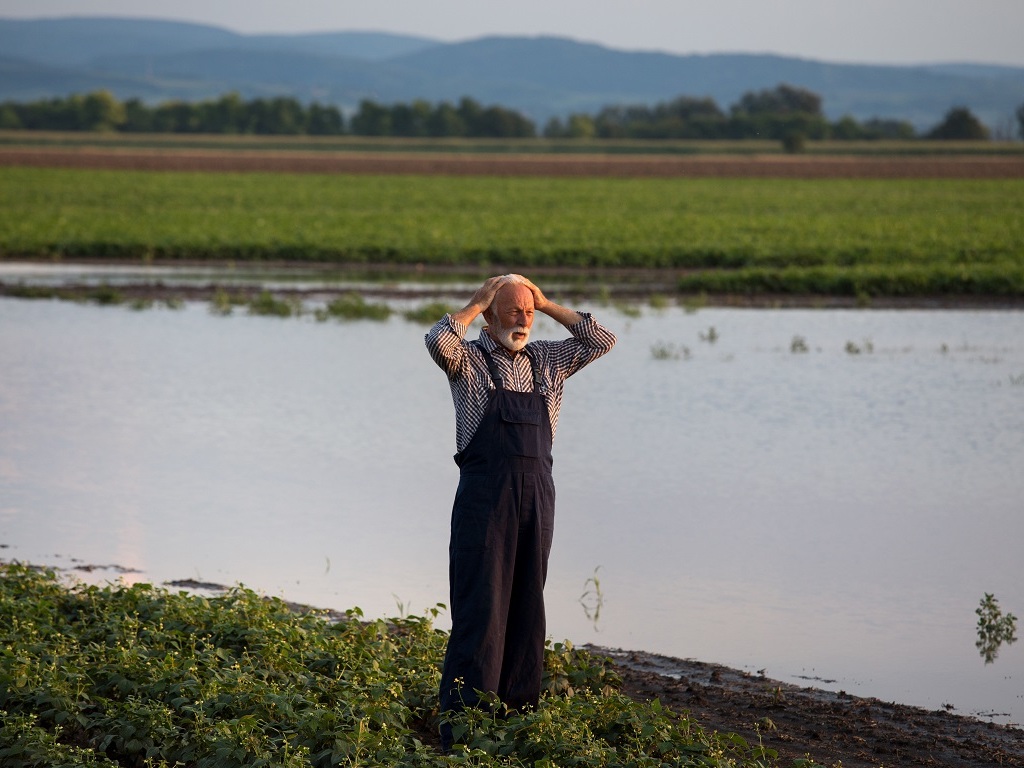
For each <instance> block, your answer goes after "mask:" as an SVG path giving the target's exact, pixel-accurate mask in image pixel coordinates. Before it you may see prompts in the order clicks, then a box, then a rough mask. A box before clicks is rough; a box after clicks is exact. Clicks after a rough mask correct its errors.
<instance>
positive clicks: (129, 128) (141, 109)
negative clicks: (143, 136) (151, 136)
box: [121, 98, 154, 133]
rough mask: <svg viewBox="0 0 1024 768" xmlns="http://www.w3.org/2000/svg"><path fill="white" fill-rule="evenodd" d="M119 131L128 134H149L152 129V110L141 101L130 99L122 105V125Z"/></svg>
mask: <svg viewBox="0 0 1024 768" xmlns="http://www.w3.org/2000/svg"><path fill="white" fill-rule="evenodd" d="M121 130H122V131H126V132H128V133H149V132H151V131H153V130H154V128H153V110H152V109H150V108H149V107H147V106H146V105H145V104H144V103H143V102H142V100H141V99H137V98H131V99H128V101H126V102H125V103H124V123H122V125H121Z"/></svg>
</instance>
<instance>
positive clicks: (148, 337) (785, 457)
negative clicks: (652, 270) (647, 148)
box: [0, 299, 1024, 724]
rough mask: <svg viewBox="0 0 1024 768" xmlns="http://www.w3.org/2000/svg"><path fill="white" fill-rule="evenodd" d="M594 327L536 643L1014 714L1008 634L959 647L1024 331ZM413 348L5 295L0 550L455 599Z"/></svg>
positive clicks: (1007, 551) (1015, 469) (369, 325)
mask: <svg viewBox="0 0 1024 768" xmlns="http://www.w3.org/2000/svg"><path fill="white" fill-rule="evenodd" d="M584 308H587V309H591V310H593V311H594V312H595V314H596V315H597V316H598V318H599V319H601V320H602V321H604V322H605V324H606V325H608V326H609V327H611V328H612V329H613V330H614V331H615V332H616V333H617V334H618V336H619V343H618V346H617V347H616V349H615V350H614V351H613V352H612V353H611V354H610V355H609V356H607V357H606V358H603V359H602V360H599V361H598V362H597V363H595V364H594V365H593V366H591V367H590V368H588V369H585V370H584V371H582V372H581V373H580V374H578V375H577V376H576V377H574V378H573V379H571V380H570V381H569V383H568V385H567V388H566V400H565V405H564V408H563V412H562V418H561V421H560V424H559V432H558V435H557V439H556V441H555V475H556V478H555V479H556V483H557V486H558V494H559V498H558V512H557V516H556V530H555V543H554V549H553V553H552V560H551V568H550V576H549V581H548V589H547V593H546V594H547V602H548V613H549V634H550V635H551V637H552V638H553V639H554V640H562V639H566V638H567V639H571V640H572V641H574V642H576V643H578V644H582V643H588V642H590V643H596V644H599V645H604V646H610V647H621V648H627V649H636V650H644V651H650V652H655V653H663V654H668V655H673V656H680V657H688V658H696V659H700V660H703V661H708V662H716V663H722V664H727V665H730V666H734V667H738V668H741V669H746V670H748V671H750V672H757V671H760V670H764V674H766V675H767V676H768V677H772V678H776V679H781V680H785V681H790V682H796V683H802V684H805V685H814V686H817V687H822V688H827V689H831V690H845V691H847V692H848V693H851V694H855V695H862V696H875V697H879V698H881V699H883V700H887V701H898V702H901V703H908V704H916V705H921V706H925V707H929V708H933V709H934V708H939V707H942V706H946V705H949V706H952V707H953V708H955V711H957V712H959V713H962V714H971V715H979V716H982V717H986V718H991V719H993V720H995V721H996V722H1010V723H1018V724H1019V723H1021V722H1022V721H1024V643H1019V644H1015V645H1007V646H1004V647H1003V648H1001V649H1000V651H999V655H998V658H996V660H995V661H994V662H993V663H991V664H986V663H985V662H984V660H983V659H982V658H981V656H980V654H979V651H978V649H977V648H976V647H975V641H976V639H977V634H976V626H975V625H976V621H977V617H976V615H975V609H976V608H977V607H978V605H979V603H980V601H981V599H982V598H983V597H984V595H985V593H993V594H994V595H995V596H996V598H997V600H998V601H999V604H1000V606H1001V607H1002V608H1003V609H1004V610H1005V611H1007V612H1012V613H1014V614H1016V615H1018V616H1020V615H1024V557H1022V556H1021V542H1022V541H1024V515H1022V511H1024V506H1022V499H1024V313H1022V312H1014V311H909V310H908V311H882V310H868V311H832V310H772V311H768V310H744V309H710V308H709V309H701V310H700V311H697V312H694V313H687V312H685V311H683V310H682V309H680V308H670V309H665V310H653V309H649V308H645V309H644V310H643V312H642V314H641V316H639V317H636V316H631V314H629V313H623V312H621V311H618V310H616V309H614V308H611V307H584ZM545 320H546V322H543V321H545ZM425 331H426V328H425V327H424V326H421V325H416V324H414V323H411V322H409V321H406V320H404V319H402V318H400V317H397V316H396V317H393V318H392V319H391V320H389V321H387V322H372V321H357V322H348V323H344V322H327V323H321V322H316V321H315V320H314V319H313V318H312V317H311V316H304V317H300V318H291V319H277V318H264V317H254V316H248V315H246V314H244V311H242V310H236V312H235V314H234V315H232V316H229V317H220V316H215V315H212V314H211V313H210V312H209V311H208V310H207V308H206V306H205V305H203V304H187V305H186V306H185V307H184V308H183V309H179V310H170V309H152V310H147V311H132V310H130V309H127V308H124V307H97V306H92V305H84V304H74V303H68V302H55V301H28V300H18V299H0V545H4V546H5V547H6V548H5V549H3V550H0V556H2V557H5V558H8V559H19V560H25V561H31V562H36V563H45V564H51V565H57V566H62V567H72V566H74V565H83V564H87V565H94V566H115V565H116V566H121V567H123V568H129V569H135V570H134V571H132V572H127V573H123V574H121V573H119V572H118V571H117V570H115V569H113V568H101V569H99V570H94V571H93V572H92V573H91V574H84V575H85V576H86V578H89V579H91V580H93V581H95V580H98V579H99V580H103V579H109V580H116V579H118V578H123V579H124V580H125V581H128V582H135V581H149V582H154V583H162V582H164V581H167V580H172V579H187V578H191V579H197V580H201V581H212V582H220V583H226V584H235V583H244V584H245V585H246V586H248V587H251V588H253V589H256V590H258V591H261V592H265V593H267V594H270V595H279V596H283V597H286V598H288V599H292V600H297V601H301V602H306V603H309V604H313V605H317V606H321V607H332V608H339V609H346V608H351V607H355V606H358V607H360V608H361V609H362V610H363V611H364V612H365V613H366V615H368V616H392V615H397V614H401V613H416V614H422V613H423V612H424V611H426V610H428V609H429V608H431V607H433V606H434V605H435V604H437V603H443V602H446V601H447V574H446V564H447V534H448V522H449V514H450V508H451V501H452V496H453V493H454V490H455V485H456V482H457V471H456V467H455V464H454V462H453V461H452V458H451V456H452V454H453V453H454V450H455V445H454V443H455V435H454V422H453V418H452V405H451V400H450V395H449V392H448V387H447V383H446V381H445V379H444V376H443V374H442V373H441V372H440V370H439V369H437V368H436V367H435V366H434V364H433V363H432V362H431V360H430V359H429V357H428V356H427V354H426V351H425V349H424V347H423V334H424V333H425ZM472 333H473V335H475V334H476V333H477V326H474V328H473V330H472ZM561 334H562V331H561V329H559V328H557V327H556V326H555V325H554V324H553V323H552V322H551V321H550V320H547V319H546V318H542V319H541V320H538V329H537V332H536V335H537V336H540V337H546V338H553V337H558V336H560V335H561ZM801 350H806V351H801ZM446 621H447V617H446V615H445V614H444V613H442V614H441V616H440V617H439V618H438V624H439V625H440V626H445V625H446Z"/></svg>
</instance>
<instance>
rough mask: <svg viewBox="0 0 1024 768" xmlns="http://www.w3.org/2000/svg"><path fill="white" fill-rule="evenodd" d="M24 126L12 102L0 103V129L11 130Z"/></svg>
mask: <svg viewBox="0 0 1024 768" xmlns="http://www.w3.org/2000/svg"><path fill="white" fill-rule="evenodd" d="M24 127H25V126H24V125H22V123H21V118H20V117H19V116H18V109H17V107H16V106H15V105H14V104H9V103H6V104H0V130H4V131H13V130H17V129H19V128H24Z"/></svg>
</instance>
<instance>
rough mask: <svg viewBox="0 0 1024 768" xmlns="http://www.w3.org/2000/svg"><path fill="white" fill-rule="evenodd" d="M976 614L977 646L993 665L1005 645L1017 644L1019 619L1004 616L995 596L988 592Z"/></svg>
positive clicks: (1010, 614) (982, 655)
mask: <svg viewBox="0 0 1024 768" xmlns="http://www.w3.org/2000/svg"><path fill="white" fill-rule="evenodd" d="M974 612H975V613H976V614H978V640H977V642H976V643H975V646H977V648H978V653H980V654H981V658H983V659H984V660H985V663H986V664H991V663H992V662H993V661H995V660H996V657H998V656H999V649H1000V648H1001V647H1002V646H1003V645H1012V644H1013V643H1015V642H1017V617H1016V616H1014V615H1013V614H1012V613H1006V614H1004V613H1003V610H1002V608H1000V607H999V601H998V600H996V598H995V595H992V594H989V593H988V592H986V593H985V597H984V598H982V600H981V605H979V606H978V607H977V608H975V609H974Z"/></svg>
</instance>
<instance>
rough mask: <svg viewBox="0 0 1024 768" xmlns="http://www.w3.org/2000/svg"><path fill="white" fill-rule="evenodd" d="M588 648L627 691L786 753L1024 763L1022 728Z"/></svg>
mask: <svg viewBox="0 0 1024 768" xmlns="http://www.w3.org/2000/svg"><path fill="white" fill-rule="evenodd" d="M585 647H587V648H588V650H591V651H593V652H595V653H599V654H602V655H607V656H610V657H611V658H612V659H613V660H614V662H615V665H616V668H617V669H618V671H619V673H620V674H621V675H622V678H623V692H624V693H625V694H627V695H628V696H630V697H631V698H633V699H635V700H637V701H650V700H653V699H658V700H660V701H661V703H662V704H663V705H665V706H668V707H670V708H671V709H672V710H673V711H675V712H690V713H691V714H692V715H693V716H694V718H695V719H696V720H697V722H699V723H700V724H701V725H702V726H704V727H705V728H709V729H714V730H717V731H720V732H733V733H738V734H740V735H741V736H743V737H744V738H745V739H747V741H750V742H752V743H758V741H759V740H760V743H762V744H764V746H766V747H769V748H771V749H774V750H776V751H777V752H778V753H779V755H780V757H782V758H784V759H786V760H796V759H799V758H802V757H805V756H806V755H808V754H809V755H810V756H811V757H813V758H814V760H815V761H816V762H817V763H819V764H821V765H828V766H832V765H837V764H839V763H841V764H842V766H843V768H869V767H874V766H917V765H928V766H953V767H955V768H987V767H988V766H1024V730H1022V729H1021V728H1020V727H1012V726H1006V725H999V724H996V723H990V722H986V721H984V720H979V719H977V718H974V717H965V716H963V715H957V714H954V713H953V712H949V711H946V710H936V711H930V710H927V709H921V708H919V707H910V706H905V705H903V704H894V703H891V702H885V701H881V700H879V699H873V698H860V697H857V696H851V695H850V694H847V693H844V692H842V691H840V692H838V693H835V692H831V691H824V690H821V689H817V688H801V687H799V686H796V685H790V684H788V683H782V682H779V681H777V680H772V679H770V678H767V677H763V676H760V675H750V674H747V673H745V672H741V671H739V670H735V669H730V668H729V667H723V666H721V665H718V664H706V663H704V662H700V661H694V660H692V659H676V658H670V657H667V656H658V655H656V654H649V653H643V652H634V651H621V650H613V649H607V648H593V647H589V646H585ZM783 764H786V762H785V760H784V761H783Z"/></svg>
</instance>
